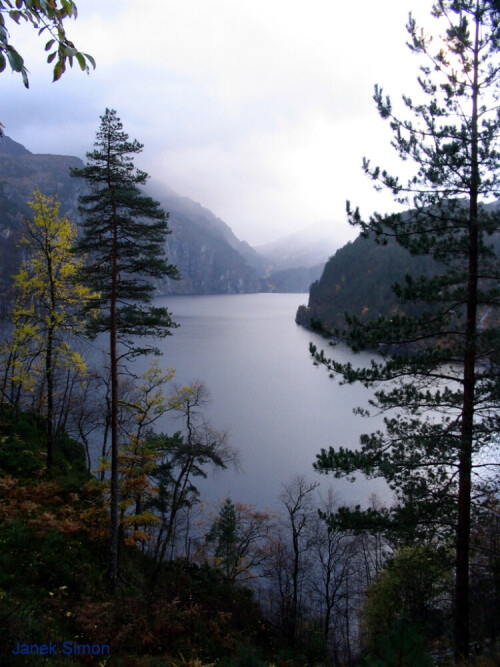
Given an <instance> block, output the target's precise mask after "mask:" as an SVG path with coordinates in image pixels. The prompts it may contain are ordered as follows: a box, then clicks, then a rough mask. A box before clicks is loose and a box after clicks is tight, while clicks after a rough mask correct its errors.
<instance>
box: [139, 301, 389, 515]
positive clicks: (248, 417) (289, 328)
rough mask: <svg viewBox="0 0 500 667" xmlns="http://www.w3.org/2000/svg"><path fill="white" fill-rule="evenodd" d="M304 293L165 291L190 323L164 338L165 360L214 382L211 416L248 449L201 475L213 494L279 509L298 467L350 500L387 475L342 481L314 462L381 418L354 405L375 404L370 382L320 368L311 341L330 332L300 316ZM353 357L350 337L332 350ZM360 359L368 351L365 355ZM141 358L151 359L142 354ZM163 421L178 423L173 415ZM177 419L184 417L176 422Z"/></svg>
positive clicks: (182, 375)
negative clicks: (346, 382)
mask: <svg viewBox="0 0 500 667" xmlns="http://www.w3.org/2000/svg"><path fill="white" fill-rule="evenodd" d="M306 300H307V295H305V294H245V295H221V296H219V295H217V296H189V297H168V298H165V299H159V300H158V305H166V306H168V308H169V310H170V311H171V312H172V314H173V317H174V320H175V321H176V322H177V323H178V324H180V325H181V326H180V327H179V328H178V329H176V330H174V332H173V335H172V336H169V337H167V338H166V339H164V340H163V341H160V345H161V349H162V351H163V357H162V362H161V363H162V366H163V367H164V368H166V367H167V366H174V367H175V368H176V371H177V372H176V378H175V380H176V382H178V383H179V384H187V383H189V382H191V381H193V380H195V379H199V380H202V381H203V382H204V383H205V384H206V386H207V387H208V388H209V390H210V395H211V404H210V405H209V406H208V408H207V411H206V413H207V417H208V419H209V421H210V422H211V423H212V425H213V426H214V427H215V428H217V429H218V430H226V431H227V432H228V433H229V436H230V442H231V444H232V445H233V446H235V447H237V448H238V449H239V452H240V459H241V471H240V472H239V473H235V472H233V471H225V472H222V473H219V474H218V475H217V476H216V477H215V478H214V477H213V476H212V478H211V479H210V480H207V482H204V483H203V484H200V487H201V488H203V491H204V493H205V494H208V497H209V499H210V500H211V501H213V502H216V501H218V500H219V499H223V498H225V497H228V496H230V497H231V498H232V499H233V501H235V502H247V503H251V504H253V505H256V506H257V507H258V508H260V509H264V508H266V507H268V508H275V507H277V504H278V497H279V494H280V492H281V488H282V484H283V483H287V482H289V481H291V479H292V478H293V477H294V476H295V475H298V474H304V475H306V476H307V478H308V479H310V480H311V481H313V480H318V481H320V482H321V484H322V490H323V489H324V490H326V488H327V487H328V486H330V485H331V486H333V487H334V489H335V490H336V492H337V493H338V496H339V498H340V499H341V500H342V501H344V502H348V503H351V502H352V503H358V502H360V503H365V502H367V501H368V499H369V496H370V495H371V493H373V492H374V491H379V492H381V489H382V488H383V487H382V486H381V485H380V483H374V482H366V481H361V480H359V481H357V482H356V483H355V484H351V483H349V482H346V481H345V480H335V479H333V478H332V477H331V476H324V475H318V474H317V473H315V472H314V471H313V468H312V464H313V462H314V460H315V456H316V454H317V453H318V452H319V451H320V449H321V448H322V447H325V448H328V447H329V446H330V445H335V446H338V445H344V446H347V447H355V446H356V445H357V444H358V438H359V435H360V434H361V433H364V432H371V431H372V430H375V429H376V428H377V426H378V425H379V424H380V418H368V419H366V418H361V417H359V416H354V415H353V414H352V409H353V408H354V407H356V406H358V405H366V401H367V397H368V396H369V393H368V392H367V390H365V389H364V388H363V387H360V386H354V387H348V386H344V387H339V386H338V384H337V383H336V382H333V381H332V380H330V379H329V378H328V375H327V373H326V371H325V370H324V369H322V368H316V367H315V366H314V365H313V364H312V361H311V358H310V355H309V350H308V348H309V342H310V341H314V342H316V343H318V345H322V346H323V347H324V346H325V341H324V340H323V339H322V338H320V337H319V336H316V335H314V334H312V333H310V332H309V331H306V330H305V329H303V328H302V327H299V326H298V325H296V324H295V321H294V318H295V312H296V310H297V307H298V306H299V305H300V304H301V303H304V302H306ZM331 352H332V353H334V354H335V355H336V357H337V358H339V359H340V360H344V361H347V360H349V359H353V355H352V353H351V352H350V351H349V350H348V349H347V348H346V347H343V346H339V347H336V348H335V350H331ZM354 359H355V360H356V362H359V363H363V361H365V362H366V361H368V359H369V357H368V356H364V357H363V356H361V355H356V357H355V358H354ZM140 364H141V365H144V367H145V366H146V362H145V361H144V360H141V362H140ZM159 428H163V429H165V430H169V431H172V430H174V428H175V427H174V426H173V425H172V424H169V423H168V422H167V421H165V422H164V423H163V424H160V425H159ZM177 428H178V426H177Z"/></svg>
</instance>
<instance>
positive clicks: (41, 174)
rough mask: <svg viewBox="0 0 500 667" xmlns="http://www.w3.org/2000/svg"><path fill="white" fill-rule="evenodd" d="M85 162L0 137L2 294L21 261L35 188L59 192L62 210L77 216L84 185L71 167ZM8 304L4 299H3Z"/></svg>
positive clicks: (0, 305) (0, 296)
mask: <svg viewBox="0 0 500 667" xmlns="http://www.w3.org/2000/svg"><path fill="white" fill-rule="evenodd" d="M82 165H83V162H82V161H81V160H80V159H79V158H77V157H73V156H63V155H35V154H33V153H31V152H30V151H28V150H27V149H26V148H24V146H22V145H21V144H18V143H16V142H15V141H13V140H12V139H10V138H9V137H7V136H4V137H2V138H1V139H0V237H1V239H2V242H1V244H0V298H2V296H3V295H5V292H6V290H7V289H8V287H9V285H10V284H11V280H12V275H14V274H15V273H16V272H17V270H18V267H19V264H20V261H21V249H20V248H19V247H18V241H19V239H20V237H21V235H22V228H23V218H25V217H28V216H31V215H32V210H31V208H30V207H29V206H28V204H27V202H28V201H29V200H31V199H32V198H33V190H35V189H36V188H39V189H40V190H41V191H42V192H43V193H44V194H48V195H53V194H57V195H58V197H59V200H60V202H61V213H63V214H67V215H68V216H69V217H70V218H72V219H76V217H77V215H78V197H79V195H80V194H81V193H82V192H83V191H84V185H83V184H82V183H79V182H78V181H76V179H73V178H71V177H70V175H69V169H70V167H81V166H82ZM0 307H1V308H3V307H4V302H3V301H2V302H1V303H0Z"/></svg>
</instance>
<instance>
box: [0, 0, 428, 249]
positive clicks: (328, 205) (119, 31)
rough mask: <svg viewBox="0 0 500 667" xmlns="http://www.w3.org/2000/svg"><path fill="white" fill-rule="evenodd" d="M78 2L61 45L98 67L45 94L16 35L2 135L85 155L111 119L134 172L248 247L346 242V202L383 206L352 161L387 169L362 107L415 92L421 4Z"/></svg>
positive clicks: (43, 77) (29, 38) (378, 128)
mask: <svg viewBox="0 0 500 667" xmlns="http://www.w3.org/2000/svg"><path fill="white" fill-rule="evenodd" d="M416 4H417V3H415V2H411V1H410V0H381V1H380V2H373V0H358V1H357V2H351V3H348V2H339V1H338V0H309V2H308V3H305V2H304V1H303V0H301V1H300V2H299V1H298V0H252V2H249V1H248V0H191V1H189V0H77V5H78V9H79V16H78V19H77V20H76V21H68V22H67V33H68V35H69V37H70V38H71V39H72V40H73V41H74V42H75V43H76V45H77V46H78V47H79V48H80V50H82V51H85V52H88V53H91V54H92V55H93V56H94V57H95V59H96V61H97V69H96V70H95V71H94V72H92V73H91V74H90V76H87V75H85V74H83V73H82V72H81V71H80V70H79V68H77V67H75V69H74V71H68V72H67V73H66V74H65V75H64V77H63V78H62V79H61V80H60V81H59V82H57V83H55V84H52V83H51V67H50V66H49V65H47V64H46V63H45V55H46V54H44V52H43V46H44V43H45V41H46V40H44V39H43V38H42V39H40V38H37V36H36V33H35V31H33V30H32V29H30V28H29V27H28V26H24V25H23V26H21V28H17V27H16V26H15V25H14V24H13V25H12V26H9V28H12V30H11V35H12V42H13V43H14V44H15V45H16V46H17V48H18V49H19V51H20V52H21V53H22V55H23V56H24V58H25V63H26V66H27V67H28V69H29V71H30V90H29V91H27V90H25V89H24V87H23V85H22V81H21V77H20V76H19V75H15V74H11V73H10V71H7V69H6V70H5V71H4V73H3V74H1V79H0V80H1V85H2V104H1V105H0V121H1V122H3V124H4V125H5V130H6V133H7V134H8V135H9V136H10V137H12V138H13V139H14V140H16V141H19V142H21V143H22V144H24V145H25V146H26V147H27V148H28V149H29V150H31V151H33V152H40V153H63V154H69V155H78V156H79V157H82V158H83V157H84V155H85V152H86V151H88V150H90V149H91V148H92V145H93V142H94V136H95V132H96V130H97V128H98V126H99V116H100V115H101V114H102V113H103V112H104V109H105V108H106V107H111V108H115V109H116V110H117V112H118V115H119V116H120V118H121V120H122V122H123V124H124V129H125V130H126V131H127V132H128V133H129V135H130V137H131V138H136V139H138V140H139V141H141V142H142V143H143V144H144V151H143V153H142V155H141V156H140V158H138V159H137V160H136V164H137V165H138V166H140V167H141V168H143V169H145V170H146V171H148V172H149V174H150V175H151V178H152V180H154V181H161V182H163V183H166V184H168V185H169V186H170V187H171V188H173V189H174V190H175V191H177V192H178V193H179V194H181V195H187V196H189V197H191V198H192V199H194V200H196V201H199V202H200V203H201V204H203V205H204V206H206V207H208V208H210V209H211V210H212V211H213V212H214V213H215V214H216V215H218V216H219V217H221V218H222V219H223V220H224V221H225V222H227V223H228V224H229V225H230V226H231V228H232V229H233V231H234V232H235V234H236V235H237V236H238V237H239V238H241V239H243V240H246V241H248V242H249V243H251V244H252V245H258V244H260V243H265V242H267V241H272V240H274V239H276V238H278V237H279V236H282V235H285V234H288V233H291V232H294V231H296V230H299V229H301V228H304V227H307V226H309V225H312V224H313V223H316V222H318V221H321V220H329V221H331V222H332V230H333V232H332V235H333V236H335V237H336V238H337V240H338V243H339V244H341V243H344V242H345V241H346V240H348V239H349V238H354V236H355V235H356V233H357V232H355V231H354V230H352V229H351V228H350V227H349V226H348V224H347V222H346V216H345V200H346V199H350V200H351V201H352V202H353V203H356V204H358V205H360V207H361V209H362V211H363V212H365V213H366V214H368V213H370V212H371V211H372V210H374V209H378V210H390V209H391V208H393V205H392V200H391V198H390V197H389V195H385V194H384V195H381V194H377V193H375V192H374V191H373V188H372V185H371V184H370V182H369V181H368V180H367V179H366V177H364V176H363V174H362V171H361V160H362V157H363V156H367V157H370V158H371V159H372V160H373V162H374V163H377V164H381V166H389V167H391V166H395V167H396V169H399V162H398V161H397V160H395V158H394V157H393V151H392V149H391V148H390V146H389V142H390V138H391V135H390V131H389V128H388V127H387V125H386V123H384V122H383V121H382V120H381V119H380V118H379V117H378V115H377V112H376V110H375V107H374V104H373V101H372V94H373V86H374V84H375V83H379V84H380V85H382V86H383V87H384V91H387V92H388V93H390V94H391V96H392V97H393V98H394V101H396V100H398V99H399V98H400V97H401V93H408V92H410V93H411V92H412V91H414V89H415V84H414V81H415V78H416V74H417V71H418V66H419V59H418V58H417V57H416V56H414V55H412V54H411V53H410V52H409V50H408V48H407V47H406V45H405V42H406V39H407V33H406V30H405V24H406V21H407V18H408V11H409V10H410V9H411V10H412V11H413V12H414V13H415V12H416V11H417V10H418V13H417V14H416V17H417V18H418V19H422V23H423V24H424V25H426V26H428V27H429V28H432V19H431V18H430V16H429V12H428V9H429V7H430V0H419V2H418V5H419V6H418V8H417V10H416V9H415V5H416Z"/></svg>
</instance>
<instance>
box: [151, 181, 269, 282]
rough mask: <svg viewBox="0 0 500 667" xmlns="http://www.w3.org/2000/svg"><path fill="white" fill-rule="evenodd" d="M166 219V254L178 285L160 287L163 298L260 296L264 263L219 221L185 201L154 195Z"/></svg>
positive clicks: (209, 213)
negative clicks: (256, 294) (179, 275)
mask: <svg viewBox="0 0 500 667" xmlns="http://www.w3.org/2000/svg"><path fill="white" fill-rule="evenodd" d="M155 197H156V198H157V199H159V201H160V202H161V204H162V207H163V208H164V210H165V211H168V212H169V214H170V218H169V228H170V230H171V232H172V233H171V234H170V235H169V236H168V237H167V242H166V251H167V256H168V258H169V261H170V262H172V263H173V264H175V265H176V266H177V268H178V269H179V271H180V274H181V280H180V281H175V282H174V281H168V282H166V283H164V284H162V285H161V287H160V290H161V292H162V294H243V293H249V292H260V291H261V290H262V284H261V281H260V279H259V275H260V274H261V273H262V271H263V261H262V259H261V258H260V257H259V256H258V255H257V253H256V252H255V251H253V250H252V248H250V246H249V245H248V244H247V243H244V242H242V241H240V240H239V239H237V238H236V236H235V235H234V234H233V232H232V230H231V229H230V227H229V226H228V225H226V223H225V222H223V221H222V220H221V219H220V218H217V217H216V216H215V215H214V214H213V213H212V212H211V211H209V210H208V209H206V208H204V207H203V206H201V205H200V204H198V203H197V202H194V201H192V200H191V199H189V198H188V197H180V196H178V195H175V194H162V193H161V192H159V193H156V192H155Z"/></svg>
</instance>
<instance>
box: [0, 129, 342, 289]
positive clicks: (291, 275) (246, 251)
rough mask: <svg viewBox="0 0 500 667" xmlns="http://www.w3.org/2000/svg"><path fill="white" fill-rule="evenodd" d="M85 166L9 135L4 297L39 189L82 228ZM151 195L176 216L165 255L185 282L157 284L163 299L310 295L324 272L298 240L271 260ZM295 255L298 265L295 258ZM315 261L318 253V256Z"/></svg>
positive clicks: (3, 152)
mask: <svg viewBox="0 0 500 667" xmlns="http://www.w3.org/2000/svg"><path fill="white" fill-rule="evenodd" d="M82 166H83V161H82V160H81V159H80V158H78V157H76V156H69V155H51V154H35V153H32V152H31V151H29V150H27V149H26V148H25V147H24V146H22V145H21V144H19V143H17V142H16V141H14V140H13V139H11V138H10V137H7V136H4V137H2V138H1V139H0V238H1V239H2V243H1V244H0V298H2V295H5V294H6V293H7V291H8V288H9V286H10V285H11V283H12V276H13V275H14V274H15V273H16V272H17V270H18V267H19V265H20V262H21V250H20V248H19V246H18V241H19V238H20V236H21V234H22V229H23V218H25V217H31V215H32V211H31V209H30V207H29V206H28V204H27V202H28V201H29V200H31V199H32V198H33V190H34V189H36V188H38V189H40V190H41V191H42V192H43V193H44V194H47V195H54V194H56V195H57V197H58V199H59V201H60V205H61V207H60V212H61V214H62V215H67V216H68V217H69V218H70V219H71V220H73V221H75V222H76V223H77V225H78V223H79V221H80V220H81V217H80V214H79V211H78V200H79V196H80V195H81V194H82V193H84V192H85V191H86V184H85V182H84V181H82V180H81V179H76V178H71V177H70V168H71V167H82ZM147 190H148V191H149V192H150V193H151V194H152V195H153V196H154V197H155V199H158V200H159V201H160V203H161V205H162V207H163V208H164V209H165V210H166V211H168V212H169V214H170V220H169V227H170V229H171V232H172V233H171V234H170V235H169V236H168V237H167V241H166V253H167V256H168V258H169V261H170V262H172V263H174V264H176V265H177V267H178V268H179V271H180V273H181V276H182V279H181V280H180V281H170V280H169V281H165V282H162V283H160V284H158V291H159V294H162V295H168V294H235V293H236V294H239V293H253V292H262V291H265V292H267V291H281V292H307V291H308V289H309V286H310V284H311V282H312V281H313V280H315V279H316V278H317V277H318V276H319V274H320V272H321V268H322V266H321V265H319V262H313V261H312V259H311V255H310V253H309V255H307V252H305V254H303V256H302V257H300V254H299V253H298V252H297V241H296V239H295V238H294V237H295V236H296V235H292V237H291V238H292V241H291V243H292V245H293V248H290V247H289V246H290V243H289V242H288V241H287V239H280V240H278V241H277V242H276V243H275V250H274V254H273V260H272V261H270V260H269V259H268V258H267V257H263V256H262V255H260V254H259V253H258V252H256V250H255V249H253V248H252V247H251V246H250V245H249V244H248V243H246V242H245V241H240V240H239V239H238V238H237V237H236V236H235V234H234V233H233V231H232V230H231V228H230V227H229V226H228V225H227V224H226V223H225V222H224V221H223V220H221V219H220V218H218V217H217V216H216V215H214V214H213V213H212V212H211V211H210V210H209V209H207V208H205V207H204V206H202V205H201V204H199V203H197V202H195V201H193V200H191V199H189V197H184V196H181V195H178V194H177V193H175V192H174V191H173V190H172V189H171V188H169V187H168V186H166V185H159V184H158V182H154V181H153V183H151V184H148V186H147ZM306 245H307V244H304V250H306ZM279 247H281V248H282V250H281V253H282V257H281V258H280V251H279ZM324 252H325V250H324V248H323V254H324ZM327 252H329V251H327ZM332 252H333V248H332ZM294 254H295V256H296V259H295V260H291V259H290V257H291V256H292V255H294ZM312 257H314V258H315V257H316V255H314V253H313V255H312Z"/></svg>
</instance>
